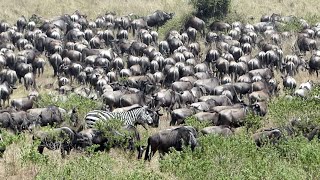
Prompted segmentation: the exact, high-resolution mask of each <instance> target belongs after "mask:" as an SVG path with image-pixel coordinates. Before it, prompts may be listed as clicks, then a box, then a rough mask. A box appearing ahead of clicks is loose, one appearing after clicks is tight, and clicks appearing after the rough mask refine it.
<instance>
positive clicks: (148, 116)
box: [140, 107, 153, 125]
mask: <svg viewBox="0 0 320 180" xmlns="http://www.w3.org/2000/svg"><path fill="white" fill-rule="evenodd" d="M152 117H153V112H152V111H151V110H149V109H148V107H142V111H141V113H140V118H141V121H142V122H144V123H147V124H148V125H152V124H153V118H152Z"/></svg>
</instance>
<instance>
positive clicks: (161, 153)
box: [159, 149, 165, 159]
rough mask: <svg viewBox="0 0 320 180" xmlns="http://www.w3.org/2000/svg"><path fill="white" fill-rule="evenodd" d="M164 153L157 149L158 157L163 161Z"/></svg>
mask: <svg viewBox="0 0 320 180" xmlns="http://www.w3.org/2000/svg"><path fill="white" fill-rule="evenodd" d="M164 154H165V153H164V151H163V150H161V149H159V156H160V159H163V158H164Z"/></svg>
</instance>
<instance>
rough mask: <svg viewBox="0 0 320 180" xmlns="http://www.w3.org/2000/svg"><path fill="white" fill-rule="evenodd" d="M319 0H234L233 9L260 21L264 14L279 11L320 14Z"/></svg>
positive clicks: (287, 14)
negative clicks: (319, 8)
mask: <svg viewBox="0 0 320 180" xmlns="http://www.w3.org/2000/svg"><path fill="white" fill-rule="evenodd" d="M318 3H319V1H317V0H305V1H297V0H268V1H266V0H254V1H250V0H247V1H245V0H232V2H231V7H232V10H231V11H233V12H234V11H235V12H237V13H239V14H241V15H244V16H245V17H247V18H254V21H255V22H257V21H260V17H261V16H262V15H271V14H272V13H278V14H281V15H284V16H290V15H294V16H298V17H309V16H311V15H317V16H319V15H320V11H319V10H318V6H317V5H318Z"/></svg>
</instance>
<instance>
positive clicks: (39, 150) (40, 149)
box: [38, 143, 44, 154]
mask: <svg viewBox="0 0 320 180" xmlns="http://www.w3.org/2000/svg"><path fill="white" fill-rule="evenodd" d="M43 150H44V146H43V145H42V143H41V144H40V145H39V146H38V152H39V153H40V154H42V153H43Z"/></svg>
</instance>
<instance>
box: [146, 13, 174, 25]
mask: <svg viewBox="0 0 320 180" xmlns="http://www.w3.org/2000/svg"><path fill="white" fill-rule="evenodd" d="M173 16H174V13H166V12H164V11H160V10H157V11H155V12H154V13H152V14H151V15H148V16H147V17H146V21H147V25H148V26H150V27H154V26H155V27H156V28H157V30H158V29H159V26H162V25H164V24H165V23H166V22H167V21H168V20H170V19H172V17H173Z"/></svg>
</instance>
